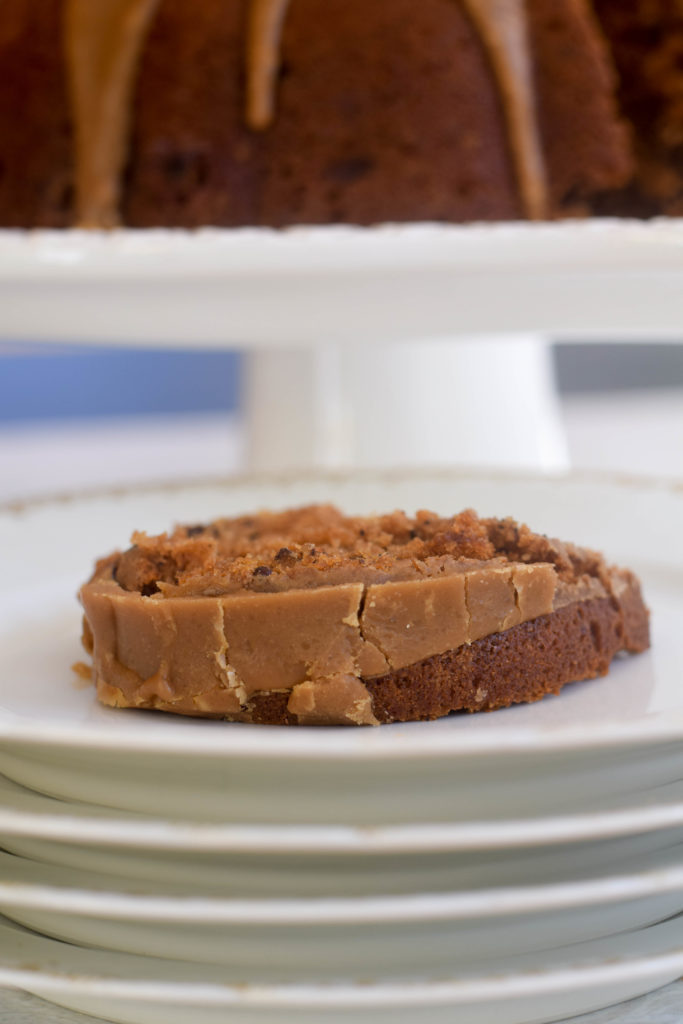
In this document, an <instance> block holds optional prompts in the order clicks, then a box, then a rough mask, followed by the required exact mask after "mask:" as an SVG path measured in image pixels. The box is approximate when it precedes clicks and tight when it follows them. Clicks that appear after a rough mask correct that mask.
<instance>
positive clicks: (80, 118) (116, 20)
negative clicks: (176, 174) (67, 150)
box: [64, 0, 159, 228]
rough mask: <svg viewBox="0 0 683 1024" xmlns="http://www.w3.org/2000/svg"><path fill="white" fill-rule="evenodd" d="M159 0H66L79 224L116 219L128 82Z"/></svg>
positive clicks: (110, 223)
mask: <svg viewBox="0 0 683 1024" xmlns="http://www.w3.org/2000/svg"><path fill="white" fill-rule="evenodd" d="M158 3H159V0H67V3H66V9H65V26H64V27H65V35H66V39H65V49H66V62H67V69H68V79H69V89H70V93H71V110H72V116H73V121H74V135H75V150H76V154H75V157H76V160H75V162H76V221H77V224H78V226H79V227H87V228H113V227H116V226H117V225H118V224H119V210H120V199H121V195H120V193H121V178H122V174H123V168H124V164H125V160H126V156H127V148H128V137H129V133H130V122H131V110H132V95H133V85H134V81H135V73H136V71H137V66H138V62H139V58H140V53H141V52H142V47H143V44H144V40H145V36H146V34H147V30H148V28H149V26H150V24H151V21H152V18H153V16H154V13H155V11H156V8H157V6H158Z"/></svg>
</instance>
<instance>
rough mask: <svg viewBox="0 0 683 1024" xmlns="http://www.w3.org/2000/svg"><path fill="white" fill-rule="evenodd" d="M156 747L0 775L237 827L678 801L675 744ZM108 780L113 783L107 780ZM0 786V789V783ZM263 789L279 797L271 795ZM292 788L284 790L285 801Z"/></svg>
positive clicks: (508, 814) (430, 819) (114, 804)
mask: <svg viewBox="0 0 683 1024" xmlns="http://www.w3.org/2000/svg"><path fill="white" fill-rule="evenodd" d="M179 768H180V766H179V765H178V764H177V763H176V761H175V759H174V757H173V755H168V754H166V753H165V752H154V753H148V754H144V753H136V755H135V756H133V757H131V756H130V755H128V756H122V755H121V753H120V752H118V751H111V750H103V751H98V752H97V755H96V756H94V755H93V752H92V751H90V750H83V749H82V748H80V747H75V748H74V749H66V748H64V747H63V746H52V745H50V744H45V745H42V746H36V745H34V744H32V745H16V744H11V743H7V744H5V745H3V746H2V748H0V772H3V773H4V774H5V775H6V776H7V777H8V778H11V779H12V780H14V781H16V782H18V783H20V784H21V785H22V786H25V787H28V788H29V789H33V790H36V791H38V792H41V793H45V794H47V795H48V796H53V797H56V798H58V799H62V800H68V801H79V802H85V803H88V804H92V805H93V806H98V807H111V808H112V809H115V810H118V811H121V812H123V813H129V812H132V813H134V814H145V815H146V816H148V817H149V816H151V817H152V818H154V819H159V818H166V819H168V820H171V821H172V820H178V819H182V820H183V821H185V822H189V821H196V822H201V823H206V824H208V823H216V824H225V823H233V822H234V823H239V824H240V825H247V824H254V825H264V824H269V825H291V824H302V825H351V826H365V827H373V828H376V827H377V826H379V825H415V824H436V823H444V824H453V823H455V822H458V823H460V824H462V823H464V822H467V821H482V820H490V821H498V822H503V821H506V820H510V819H515V820H517V819H519V818H529V819H533V818H536V819H540V818H543V817H545V816H550V817H556V816H558V815H562V816H563V817H565V816H567V815H570V814H571V815H574V814H586V813H592V814H597V813H599V812H601V811H607V812H612V811H615V810H617V809H624V808H631V807H634V806H636V805H638V806H645V805H647V804H652V803H656V804H662V803H665V802H666V803H671V802H676V803H677V802H679V801H682V802H683V782H682V783H679V782H678V781H677V780H679V779H683V746H682V745H681V744H679V743H677V744H671V743H666V744H662V745H661V746H658V747H655V748H653V747H651V746H646V747H638V746H635V747H634V746H627V747H623V748H621V747H620V748H618V749H613V748H607V749H606V750H604V751H594V750H587V751H585V752H584V753H583V755H582V756H581V758H577V757H576V754H575V752H573V751H570V752H563V751H560V752H557V753H555V752H552V751H549V752H547V753H544V755H543V770H542V771H540V770H539V759H538V754H531V755H529V756H526V757H525V756H523V755H522V754H517V755H516V756H515V757H514V758H510V757H506V756H504V755H503V756H496V755H494V754H488V755H483V756H476V755H473V756H472V757H471V758H469V759H467V760H464V759H463V758H449V757H441V758H437V757H435V758H430V759H420V760H411V761H406V763H405V764H399V765H398V766H397V765H396V763H395V761H389V762H386V761H373V762H371V763H370V764H368V763H367V762H366V763H363V762H359V761H356V760H352V761H341V762H339V761H337V762H335V761H331V760H325V761H321V762H320V763H318V764H316V766H315V770H314V771H313V770H312V767H311V762H310V760H308V759H306V760H301V761H295V760H294V759H292V758H287V759H286V760H285V761H283V762H278V761H274V760H273V759H264V760H257V759H254V758H250V759H248V760H247V759H240V758H239V757H234V758H228V757H220V758H219V757H216V758H212V757H203V758H200V759H196V760H195V761H193V762H192V766H191V770H186V769H181V770H179ZM112 780H115V784H113V781H112ZM0 791H1V787H0ZM274 793H287V794H289V795H290V799H287V800H274V799H273V794H274ZM294 795H296V796H295V797H294Z"/></svg>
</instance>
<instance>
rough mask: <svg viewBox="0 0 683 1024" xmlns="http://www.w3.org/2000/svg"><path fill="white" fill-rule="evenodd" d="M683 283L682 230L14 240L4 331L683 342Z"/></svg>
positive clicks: (405, 228)
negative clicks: (538, 334) (534, 335)
mask: <svg viewBox="0 0 683 1024" xmlns="http://www.w3.org/2000/svg"><path fill="white" fill-rule="evenodd" d="M682 278H683V227H682V224H681V221H677V220H674V219H670V220H662V221H659V222H656V221H650V222H643V221H624V220H622V221H610V220H599V219H596V220H590V221H583V222H580V221H567V222H565V223H559V224H558V223H555V224H528V223H523V224H493V225H492V224H484V225H476V224H475V225H465V226H461V225H435V224H414V225H398V226H392V225H387V226H383V227H378V228H369V229H368V228H353V227H322V228H295V229H291V230H288V231H270V230H265V229H261V230H253V229H252V230H248V229H247V230H239V231H234V230H233V231H221V230H203V231H197V232H187V231H132V230H127V231H126V230H124V231H117V232H107V233H104V234H97V233H95V232H87V233H84V232H77V231H69V232H50V231H36V232H18V231H4V232H0V303H1V304H2V310H3V328H4V331H5V333H6V335H7V336H8V337H13V338H30V339H34V340H35V339H45V340H53V339H57V338H61V339H65V338H68V339H69V340H71V341H85V342H101V341H127V342H129V343H139V342H145V343H147V344H149V343H163V344H164V345H168V344H169V343H171V344H172V343H177V344H187V343H190V344H196V343H198V342H199V343H202V344H205V345H207V344H209V345H221V346H223V345H226V344H230V343H232V344H234V345H236V346H238V347H240V348H242V347H244V346H245V345H250V344H255V345H258V344H263V343H268V344H269V345H273V344H284V345H290V346H291V345H301V344H302V343H303V344H311V345H314V344H318V343H320V342H325V343H329V342H330V341H347V340H348V341H356V340H357V339H358V338H362V339H363V341H372V340H397V339H405V338H407V339H414V338H420V337H425V336H428V335H430V334H431V335H443V334H451V335H455V334H473V333H479V332H488V333H503V332H505V333H510V332H513V331H543V332H558V331H561V332H562V334H563V335H564V336H567V335H568V334H571V335H584V334H587V333H589V334H590V336H592V337H595V336H596V334H597V333H599V332H601V331H607V332H611V334H612V336H614V333H615V332H617V333H619V335H620V336H634V335H635V336H637V335H640V336H644V337H647V338H651V337H653V336H656V335H659V336H662V337H675V338H676V339H678V337H679V336H680V295H681V281H682ZM36 287H38V288H39V292H40V302H36V299H35V295H36ZM264 295H267V301H264ZM492 295H494V296H495V302H492V301H491V296H492ZM103 308H106V309H107V316H106V317H103V316H102V315H101V312H102V309H103Z"/></svg>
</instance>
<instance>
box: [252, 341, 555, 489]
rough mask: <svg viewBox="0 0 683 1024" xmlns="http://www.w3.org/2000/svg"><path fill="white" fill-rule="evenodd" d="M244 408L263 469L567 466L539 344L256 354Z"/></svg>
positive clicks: (549, 373)
mask: <svg viewBox="0 0 683 1024" xmlns="http://www.w3.org/2000/svg"><path fill="white" fill-rule="evenodd" d="M244 409H245V413H246V426H247V462H248V465H249V467H250V468H251V469H254V470H263V471H266V472H273V471H278V470H283V469H302V468H308V467H314V468H321V469H336V468H349V467H354V466H358V467H371V466H375V467H379V466H398V465H403V466H405V465H413V466H417V465H453V464H458V465H477V466H508V467H514V468H524V469H536V470H542V471H551V470H562V469H567V468H568V465H569V461H568V453H567V445H566V441H565V437H564V431H563V427H562V424H561V420H560V414H559V407H558V400H557V395H556V390H555V385H554V379H553V368H552V360H551V352H550V347H549V345H548V344H547V343H546V342H545V341H544V339H543V338H541V337H537V336H534V335H527V336H517V337H515V338H514V339H510V338H508V337H500V336H498V337H496V336H482V337H479V338H460V339H458V343H457V344H454V343H453V340H452V339H450V338H437V339H424V340H422V341H420V342H417V341H415V342H401V343H396V344H388V343H383V344H382V343H379V344H371V343H369V344H366V345H364V346H361V345H359V344H358V343H351V344H347V345H342V344H340V343H336V344H335V343H330V344H328V345H322V344H321V345H319V346H317V347H315V348H308V349H300V350H298V351H292V350H282V349H276V350H270V351H261V352H258V351H257V352H251V353H249V354H248V356H247V361H246V381H245V389H244Z"/></svg>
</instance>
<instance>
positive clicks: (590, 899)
mask: <svg viewBox="0 0 683 1024" xmlns="http://www.w3.org/2000/svg"><path fill="white" fill-rule="evenodd" d="M682 849H683V847H681V846H679V847H677V848H675V849H671V850H668V851H665V852H664V853H663V854H662V855H660V856H658V857H651V858H649V859H648V862H647V865H648V866H647V870H644V869H642V866H641V865H638V870H636V872H635V873H634V874H630V875H624V874H614V875H609V874H608V875H607V876H602V877H597V878H594V879H591V880H590V881H587V880H583V879H582V880H581V881H574V882H565V883H562V884H556V885H538V884H537V885H528V886H526V887H517V888H511V887H505V886H503V885H500V886H498V887H497V888H495V889H488V890H486V889H483V890H482V889H479V890H475V891H459V892H429V893H423V892H420V891H417V892H414V893H411V894H409V895H406V896H396V895H394V896H387V895H381V892H382V890H380V891H379V892H378V893H376V894H373V895H372V896H370V897H364V898H360V899H358V898H341V899H340V898H336V899H335V898H332V899H331V898H327V899H314V900H310V899H309V900H292V899H289V900H287V899H274V900H273V899H271V900H267V899H263V898H260V899H251V900H245V899H232V900H225V899H221V898H216V897H214V898H211V897H210V896H204V897H198V896H197V894H196V893H195V892H194V887H193V884H192V878H191V877H190V878H188V879H187V880H186V882H185V884H184V885H183V886H178V887H175V888H172V887H170V886H169V885H168V884H166V885H165V886H159V885H154V884H152V883H148V884H147V885H146V886H144V887H143V886H141V887H139V888H138V891H135V892H130V891H129V890H128V887H124V888H123V890H121V889H120V888H119V887H118V884H117V880H116V879H110V878H107V877H99V876H93V875H88V874H85V873H83V872H80V871H77V870H68V869H63V868H61V869H60V868H55V867H48V866H45V865H41V864H36V863H33V862H29V861H25V860H21V859H18V858H15V857H10V856H8V855H6V854H5V855H0V909H1V910H2V911H3V912H4V913H6V914H7V916H8V917H9V918H12V919H13V920H16V921H18V922H19V923H20V924H23V925H26V926H27V927H29V928H32V929H34V930H35V931H37V932H40V933H41V934H47V935H50V936H54V937H56V938H59V939H62V940H65V941H68V942H74V943H76V944H78V945H83V946H87V947H90V946H94V947H100V948H103V949H114V950H119V951H122V952H128V953H138V954H140V955H143V956H145V955H147V956H156V957H163V958H169V959H177V960H187V961H192V962H195V963H203V964H216V965H222V966H223V967H225V968H226V970H227V971H229V972H230V976H231V977H235V978H236V979H237V980H241V981H248V982H249V983H251V984H254V983H257V982H263V983H272V982H274V981H281V982H285V981H287V982H294V981H311V980H312V979H316V980H317V981H333V980H334V979H336V978H340V977H358V976H361V975H363V976H364V975H367V974H372V975H375V976H377V977H380V976H381V977H382V978H394V979H396V980H399V979H402V980H406V979H407V978H409V977H412V978H419V977H420V976H423V975H425V974H430V975H433V976H441V975H443V974H447V973H448V972H449V971H453V970H458V971H460V970H462V969H463V967H464V966H465V965H468V966H469V967H478V966H480V965H481V964H482V963H485V962H487V961H490V960H495V959H496V958H498V959H500V958H506V957H507V958H510V957H516V956H517V955H518V954H521V953H526V952H534V951H536V952H545V951H547V950H550V949H553V948H556V947H562V946H568V945H570V944H573V943H578V942H585V941H590V940H593V939H597V938H605V937H608V936H610V935H614V934H617V933H619V932H625V931H629V930H633V929H638V928H643V927H645V926H647V925H651V924H654V923H656V922H658V921H661V920H663V919H665V918H670V917H671V916H672V915H674V914H677V913H679V912H683V854H682V852H681V851H682Z"/></svg>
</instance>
